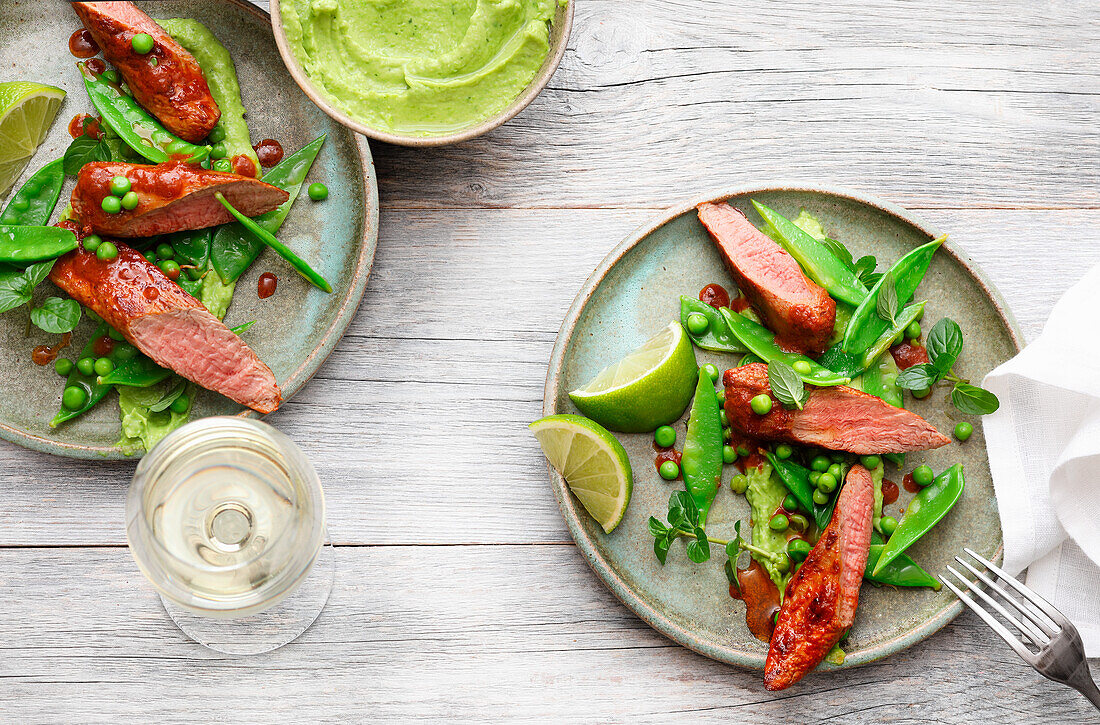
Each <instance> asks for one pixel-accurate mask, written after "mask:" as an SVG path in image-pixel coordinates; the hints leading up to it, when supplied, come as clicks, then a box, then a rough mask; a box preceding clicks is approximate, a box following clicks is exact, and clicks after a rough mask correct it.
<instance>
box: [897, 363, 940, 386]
mask: <svg viewBox="0 0 1100 725" xmlns="http://www.w3.org/2000/svg"><path fill="white" fill-rule="evenodd" d="M939 379H940V372H939V371H938V370H936V368H934V367H932V365H930V364H929V363H921V364H919V365H914V366H913V367H910V368H906V369H905V370H902V371H901V374H900V375H898V379H897V381H896V382H897V386H898V387H899V388H902V389H903V390H928V388H930V387H932V386H933V385H935V384H936V381H937V380H939Z"/></svg>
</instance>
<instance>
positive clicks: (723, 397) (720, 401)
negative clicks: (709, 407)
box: [714, 390, 726, 407]
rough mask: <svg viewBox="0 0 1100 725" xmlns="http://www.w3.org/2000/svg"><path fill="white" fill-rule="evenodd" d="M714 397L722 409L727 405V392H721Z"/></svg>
mask: <svg viewBox="0 0 1100 725" xmlns="http://www.w3.org/2000/svg"><path fill="white" fill-rule="evenodd" d="M714 397H715V398H717V399H718V407H722V406H724V405H725V404H726V391H725V390H719V391H718V392H717V393H715V394H714Z"/></svg>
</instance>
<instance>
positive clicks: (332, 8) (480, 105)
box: [280, 0, 557, 136]
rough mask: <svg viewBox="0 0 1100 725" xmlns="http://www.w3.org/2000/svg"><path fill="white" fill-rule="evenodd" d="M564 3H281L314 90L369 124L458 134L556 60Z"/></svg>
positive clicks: (429, 0)
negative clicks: (558, 15) (553, 35)
mask: <svg viewBox="0 0 1100 725" xmlns="http://www.w3.org/2000/svg"><path fill="white" fill-rule="evenodd" d="M556 6H557V0H450V1H449V2H448V1H441V0H283V2H282V3H280V7H281V8H282V20H283V26H284V28H285V30H286V37H287V41H288V43H289V45H290V48H291V50H292V52H293V53H294V55H295V56H296V57H297V58H298V60H299V61H300V62H301V64H302V66H303V68H304V69H305V72H306V74H307V75H308V76H309V78H310V80H311V81H312V82H313V84H314V85H315V86H317V88H318V89H319V90H320V91H321V92H322V93H323V94H324V95H325V96H326V97H327V98H328V99H329V100H330V101H331V102H332V103H333V105H335V106H336V107H338V108H340V109H342V110H343V111H344V112H345V113H347V114H348V115H349V116H352V117H354V118H356V119H358V120H359V121H361V122H362V123H363V124H365V125H367V126H369V127H371V128H375V129H378V130H380V131H387V132H392V133H401V134H407V135H416V136H433V135H443V134H448V133H453V132H455V131H459V130H462V129H465V128H468V127H470V126H474V125H476V124H477V123H479V122H481V121H483V120H485V119H487V118H490V117H492V116H494V115H496V114H498V113H500V112H501V111H503V110H504V109H505V108H506V107H507V106H508V105H509V104H510V103H511V102H512V101H513V100H515V99H516V97H518V96H519V95H520V94H521V93H522V92H523V91H524V89H525V88H526V87H527V85H528V84H529V83H530V82H531V80H532V79H533V78H534V77H535V75H536V74H537V73H538V71H539V68H540V67H541V66H542V64H543V61H544V60H545V59H546V57H547V55H549V53H550V44H549V34H550V22H551V20H552V19H553V17H554V11H555V8H556Z"/></svg>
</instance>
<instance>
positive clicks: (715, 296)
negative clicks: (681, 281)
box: [699, 284, 730, 307]
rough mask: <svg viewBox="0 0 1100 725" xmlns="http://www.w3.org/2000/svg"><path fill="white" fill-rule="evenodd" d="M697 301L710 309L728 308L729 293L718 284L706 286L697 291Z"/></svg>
mask: <svg viewBox="0 0 1100 725" xmlns="http://www.w3.org/2000/svg"><path fill="white" fill-rule="evenodd" d="M699 301H700V302H706V303H707V304H708V305H710V306H711V307H729V306H730V293H729V292H727V291H726V288H725V287H723V286H722V285H720V284H708V285H707V286H706V287H704V288H703V289H702V290H700V291H699Z"/></svg>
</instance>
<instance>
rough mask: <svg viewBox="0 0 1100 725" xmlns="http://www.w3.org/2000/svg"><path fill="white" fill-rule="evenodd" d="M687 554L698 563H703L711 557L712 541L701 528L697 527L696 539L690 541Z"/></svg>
mask: <svg viewBox="0 0 1100 725" xmlns="http://www.w3.org/2000/svg"><path fill="white" fill-rule="evenodd" d="M687 555H688V558H689V559H691V560H692V561H693V562H695V563H696V564H702V563H703V562H704V561H706V560H707V559H709V558H710V542H709V541H707V534H706V532H705V531H703V530H702V529H701V528H699V527H696V528H695V541H691V542H688V545H687Z"/></svg>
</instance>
